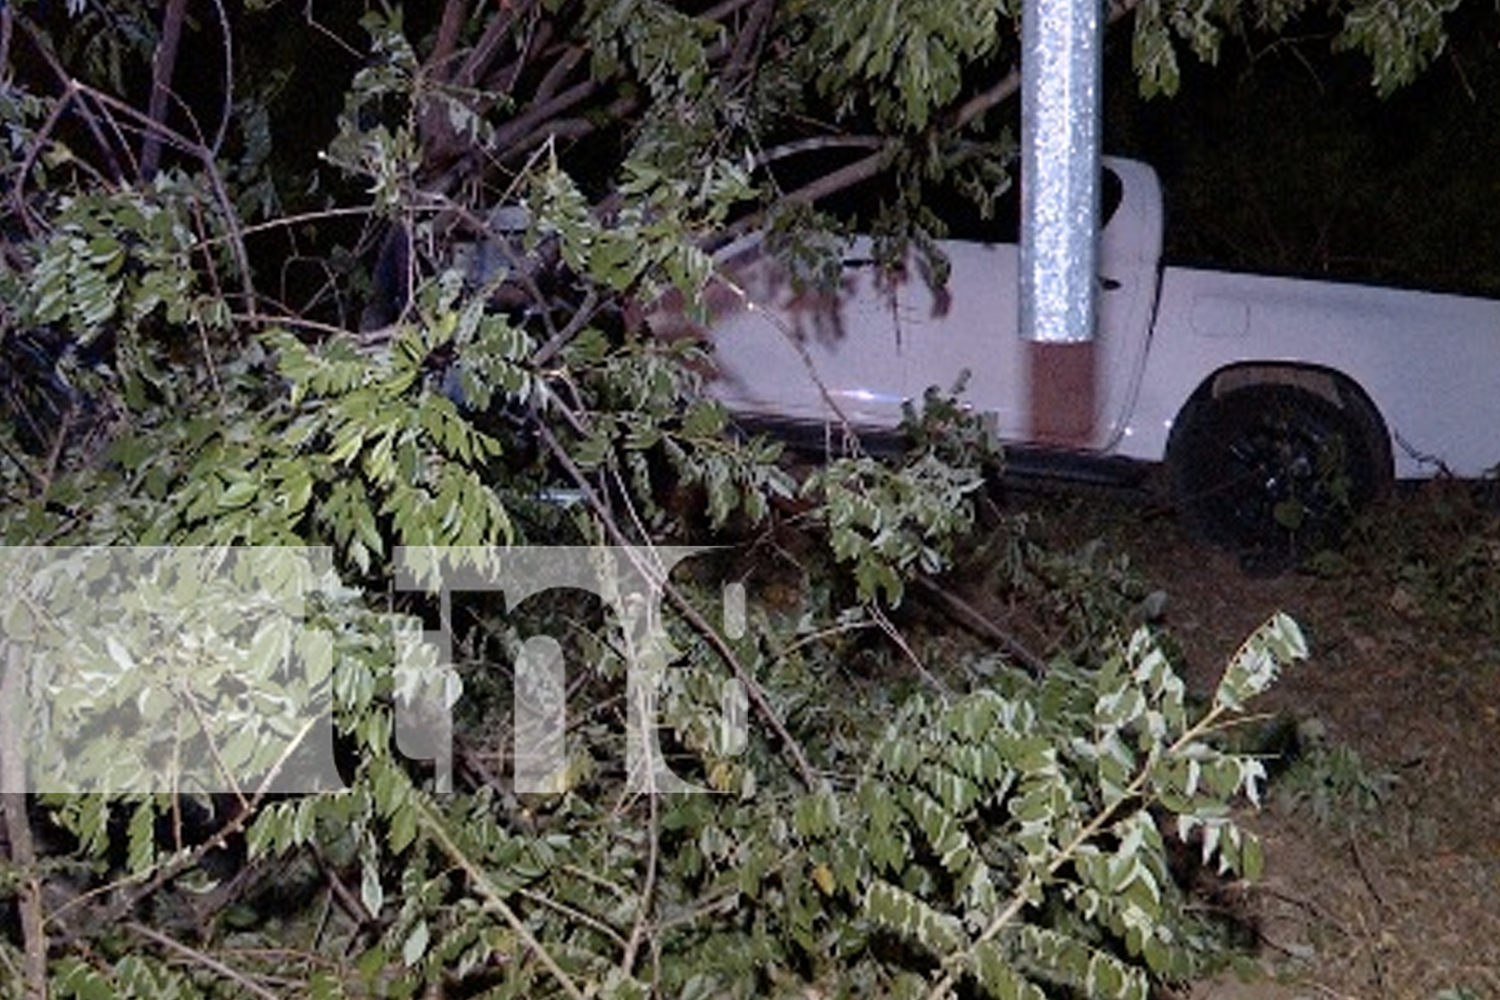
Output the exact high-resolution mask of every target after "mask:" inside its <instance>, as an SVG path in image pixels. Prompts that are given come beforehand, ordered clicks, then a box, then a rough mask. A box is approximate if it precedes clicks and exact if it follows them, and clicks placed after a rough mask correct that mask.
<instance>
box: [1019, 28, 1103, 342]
mask: <svg viewBox="0 0 1500 1000" xmlns="http://www.w3.org/2000/svg"><path fill="white" fill-rule="evenodd" d="M1102 7H1103V5H1102V2H1101V0H1026V2H1025V6H1024V8H1023V9H1022V13H1021V315H1020V319H1021V335H1022V336H1023V337H1025V338H1027V339H1028V340H1032V341H1036V342H1037V343H1043V344H1077V343H1085V342H1088V341H1091V340H1092V339H1093V337H1094V313H1095V294H1096V288H1095V283H1096V281H1097V275H1098V273H1099V270H1098V256H1099V252H1098V242H1099V241H1098V231H1099V207H1098V206H1099V117H1100V105H1099V78H1100V76H1101V75H1102V70H1101V58H1100V53H1101V50H1102V45H1101V41H1100V31H1101V13H1102Z"/></svg>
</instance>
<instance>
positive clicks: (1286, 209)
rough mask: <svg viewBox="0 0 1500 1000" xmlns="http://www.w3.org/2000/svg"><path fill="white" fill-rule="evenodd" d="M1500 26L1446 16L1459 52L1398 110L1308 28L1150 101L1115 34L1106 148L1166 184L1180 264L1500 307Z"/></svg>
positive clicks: (1233, 55)
mask: <svg viewBox="0 0 1500 1000" xmlns="http://www.w3.org/2000/svg"><path fill="white" fill-rule="evenodd" d="M1495 22H1496V19H1495V16H1494V11H1493V9H1490V10H1475V11H1469V12H1467V13H1466V14H1460V15H1459V16H1455V17H1452V18H1450V19H1449V25H1450V31H1451V39H1450V44H1449V46H1448V48H1447V50H1446V51H1445V52H1444V53H1443V54H1442V56H1441V57H1439V59H1438V61H1437V62H1436V63H1435V64H1434V65H1433V66H1432V67H1430V68H1429V69H1428V71H1427V72H1426V73H1425V74H1424V75H1423V77H1422V78H1421V79H1420V80H1419V81H1418V82H1417V83H1416V84H1415V85H1413V86H1411V87H1409V88H1407V89H1405V90H1401V91H1398V92H1396V93H1395V94H1394V95H1393V96H1391V97H1389V98H1385V99H1382V98H1381V97H1380V96H1378V95H1377V93H1376V91H1375V88H1374V87H1373V86H1371V84H1370V66H1369V62H1368V61H1367V60H1366V59H1365V58H1364V57H1363V56H1361V55H1358V54H1355V53H1343V54H1330V41H1329V39H1330V37H1331V34H1332V31H1331V29H1329V30H1321V31H1320V30H1318V28H1317V27H1316V26H1313V27H1310V28H1309V27H1306V26H1304V32H1305V33H1302V34H1296V33H1294V35H1295V37H1296V38H1297V39H1298V40H1286V41H1281V42H1275V41H1271V40H1265V41H1263V42H1262V43H1260V44H1261V47H1260V48H1259V49H1256V48H1254V47H1253V46H1252V45H1250V44H1247V43H1246V42H1244V41H1241V40H1235V39H1228V40H1226V42H1225V44H1224V49H1223V55H1222V58H1221V60H1220V62H1219V65H1217V66H1212V67H1208V66H1203V65H1201V64H1198V63H1197V62H1196V61H1194V60H1193V59H1192V58H1191V57H1185V58H1184V60H1183V70H1184V73H1183V83H1182V88H1181V91H1180V92H1179V93H1178V94H1177V96H1175V97H1172V98H1157V99H1155V100H1151V101H1145V100H1143V99H1141V98H1140V97H1139V96H1138V94H1137V92H1136V89H1135V87H1134V83H1133V80H1132V79H1131V77H1130V75H1129V46H1130V37H1129V32H1128V30H1124V31H1117V32H1116V33H1114V34H1112V35H1111V36H1110V39H1109V42H1108V44H1107V47H1106V61H1107V70H1106V88H1105V95H1104V100H1105V122H1104V125H1105V140H1104V141H1105V149H1106V151H1108V152H1113V153H1118V154H1124V155H1133V156H1137V157H1139V158H1141V159H1144V160H1147V161H1148V162H1150V163H1152V164H1153V165H1155V166H1156V167H1157V169H1158V170H1159V171H1160V173H1161V175H1162V180H1163V185H1164V187H1165V190H1166V195H1167V254H1168V257H1169V259H1170V260H1172V261H1174V262H1178V263H1191V264H1201V265H1209V266H1217V267H1225V268H1229V269H1237V270H1253V271H1268V272H1274V273H1285V274H1297V275H1306V276H1327V277H1336V278H1347V279H1352V280H1365V281H1373V282H1381V283H1386V284H1392V285H1399V286H1408V287H1417V288H1432V289H1439V290H1444V291H1458V292H1468V293H1473V294H1484V295H1492V296H1500V249H1497V248H1500V27H1497V26H1496V23H1495ZM1122 27H1123V26H1122ZM1290 37H1292V36H1289V38H1290Z"/></svg>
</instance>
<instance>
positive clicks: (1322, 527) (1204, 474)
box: [1167, 384, 1392, 569]
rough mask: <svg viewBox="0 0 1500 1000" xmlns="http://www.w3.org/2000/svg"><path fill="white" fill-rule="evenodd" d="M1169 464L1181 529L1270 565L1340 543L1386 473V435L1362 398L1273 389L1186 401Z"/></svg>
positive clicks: (1292, 561) (1388, 459)
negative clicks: (1187, 526)
mask: <svg viewBox="0 0 1500 1000" xmlns="http://www.w3.org/2000/svg"><path fill="white" fill-rule="evenodd" d="M1167 463H1168V469H1169V474H1170V476H1171V481H1172V492H1173V499H1174V501H1175V503H1176V505H1177V508H1178V510H1179V511H1180V513H1181V514H1182V516H1183V518H1184V520H1185V522H1186V523H1187V524H1188V525H1189V527H1190V528H1192V529H1194V530H1195V531H1196V532H1198V533H1199V534H1201V535H1203V536H1205V537H1207V538H1209V539H1211V540H1213V541H1215V542H1219V543H1221V544H1224V545H1227V546H1231V547H1234V548H1236V549H1238V550H1240V552H1241V553H1242V554H1243V555H1244V556H1245V557H1246V559H1247V560H1254V561H1255V562H1256V563H1258V564H1259V565H1262V566H1266V567H1269V568H1273V569H1274V568H1282V567H1285V566H1288V565H1292V564H1295V563H1296V562H1298V561H1300V560H1301V559H1302V558H1303V557H1305V556H1306V555H1308V554H1310V553H1315V552H1319V551H1325V550H1328V549H1334V548H1337V547H1338V546H1339V545H1341V544H1342V543H1343V541H1344V540H1345V538H1346V536H1347V534H1348V528H1349V525H1350V522H1351V520H1352V517H1353V515H1354V514H1355V513H1356V512H1357V511H1358V510H1359V509H1360V508H1362V507H1364V506H1365V505H1366V504H1368V503H1369V502H1370V501H1371V500H1373V499H1374V498H1375V497H1377V496H1379V495H1380V494H1381V493H1383V492H1384V491H1385V490H1386V488H1387V487H1388V486H1389V485H1390V482H1391V477H1392V472H1391V449H1390V438H1389V436H1388V435H1387V433H1386V430H1385V427H1384V424H1383V423H1382V422H1381V420H1380V417H1379V415H1378V414H1376V413H1375V411H1374V409H1373V407H1371V406H1370V404H1369V403H1368V402H1367V401H1366V400H1365V398H1364V396H1363V395H1362V394H1360V393H1359V392H1357V391H1356V390H1353V389H1344V390H1343V391H1342V392H1340V393H1339V401H1338V402H1335V401H1334V400H1332V399H1329V398H1328V397H1326V396H1324V395H1321V394H1319V393H1315V392H1312V391H1310V390H1307V389H1302V388H1299V387H1296V386H1290V385H1275V384H1264V385H1252V386H1246V387H1244V388H1241V389H1235V390H1233V391H1230V392H1227V393H1225V394H1224V395H1221V396H1213V395H1211V394H1209V393H1207V392H1200V393H1199V394H1197V395H1196V396H1194V398H1193V399H1192V400H1191V401H1190V402H1189V403H1188V405H1187V406H1186V407H1185V408H1184V409H1183V412H1182V414H1181V416H1180V417H1179V419H1178V421H1177V423H1176V426H1175V428H1174V429H1173V432H1172V439H1171V442H1170V444H1169V446H1168V452H1167Z"/></svg>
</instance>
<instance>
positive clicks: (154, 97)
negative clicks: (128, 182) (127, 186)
mask: <svg viewBox="0 0 1500 1000" xmlns="http://www.w3.org/2000/svg"><path fill="white" fill-rule="evenodd" d="M186 19H187V0H167V10H166V13H165V14H164V15H163V16H162V27H161V38H160V39H159V40H158V41H157V43H156V53H155V55H153V56H152V58H151V100H150V103H149V105H148V106H147V110H146V118H147V119H148V120H149V121H150V122H152V123H153V124H162V123H165V122H166V120H167V102H168V101H169V100H170V99H171V93H172V74H173V72H174V71H175V70H176V68H177V49H178V47H179V46H180V45H181V43H182V24H183V21H185V20H186ZM160 166H161V133H160V132H158V131H157V130H156V129H154V128H148V129H146V136H145V141H144V142H143V143H142V145H141V177H142V178H143V179H145V180H150V179H151V178H153V177H155V176H156V171H157V168H158V167H160Z"/></svg>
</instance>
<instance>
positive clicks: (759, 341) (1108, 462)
mask: <svg viewBox="0 0 1500 1000" xmlns="http://www.w3.org/2000/svg"><path fill="white" fill-rule="evenodd" d="M1104 171H1105V174H1104V183H1103V185H1102V190H1103V192H1104V195H1103V198H1102V201H1103V205H1102V206H1101V215H1100V218H1101V223H1102V225H1101V236H1100V274H1099V280H1100V284H1099V289H1100V291H1099V300H1098V322H1097V328H1096V333H1095V341H1094V343H1093V344H1092V345H1086V346H1081V347H1051V348H1043V347H1038V346H1036V345H1033V344H1031V343H1030V342H1028V341H1025V340H1023V339H1022V338H1021V336H1020V331H1019V330H1018V318H1017V299H1018V293H1017V287H1018V286H1017V266H1018V248H1017V246H1016V245H1015V242H1014V236H1013V233H1005V232H1002V231H999V230H990V231H985V230H984V229H983V228H982V225H983V224H982V223H980V222H979V221H978V220H976V219H972V218H966V219H961V220H957V221H958V223H959V224H958V226H957V231H958V232H959V234H960V235H963V236H965V237H967V238H964V239H954V240H947V241H943V242H941V243H940V244H939V246H940V248H941V250H942V251H943V253H944V254H945V255H946V257H947V259H948V261H949V262H950V263H951V267H952V270H951V274H950V276H949V278H948V280H947V283H946V285H945V286H944V287H943V288H941V289H939V290H934V289H933V288H932V287H930V286H929V283H928V282H927V281H925V280H924V279H923V278H922V277H921V276H920V274H919V269H918V268H917V267H916V266H914V263H913V262H911V261H908V264H907V266H905V267H901V268H895V269H892V268H890V267H883V266H881V265H878V264H877V263H876V262H875V261H874V260H873V259H872V255H871V253H870V243H869V241H868V240H864V239H855V240H852V241H850V242H848V243H847V244H844V245H843V246H842V258H841V259H842V264H843V271H842V280H841V281H840V282H839V283H838V286H837V288H836V289H835V290H834V291H831V292H821V293H818V292H807V291H800V292H799V290H798V289H797V288H795V287H794V285H793V282H792V281H791V280H790V278H789V274H788V271H787V269H786V268H785V267H783V266H781V265H780V264H779V263H778V262H777V261H776V260H775V259H774V258H773V257H772V255H771V254H770V253H768V252H766V251H765V250H764V248H763V247H762V245H761V243H760V240H759V238H758V237H750V238H748V239H745V240H742V241H741V242H740V243H739V244H737V245H735V246H733V247H730V248H728V250H727V251H726V252H725V253H724V254H722V255H721V258H722V259H723V260H724V261H725V267H724V272H723V273H724V275H725V278H724V280H723V281H721V282H720V283H719V285H718V286H717V287H715V288H714V289H713V290H712V293H711V296H710V308H711V321H710V324H709V329H708V330H707V331H706V335H707V336H708V337H709V338H710V339H711V340H712V342H713V347H714V353H713V357H714V363H715V366H716V372H715V373H714V378H713V381H712V383H711V391H712V392H713V393H714V394H715V395H716V396H717V397H718V398H719V399H721V400H722V401H723V402H724V403H725V404H727V405H728V407H729V408H730V409H731V410H732V411H734V412H736V413H737V414H739V415H741V416H742V417H744V418H746V419H747V420H751V421H757V422H760V423H763V424H773V425H776V426H778V427H779V428H781V429H783V430H793V431H796V430H800V431H803V432H806V431H809V430H811V431H813V432H814V433H815V434H817V435H820V436H821V435H825V434H828V433H829V432H830V431H832V432H834V433H837V432H838V431H839V430H840V429H842V428H850V429H853V430H855V431H857V432H869V431H889V430H891V429H893V428H895V427H896V426H897V425H898V424H899V423H900V421H901V419H902V407H903V404H905V403H907V402H909V401H918V402H919V401H920V400H921V399H922V397H923V394H924V392H925V391H926V390H927V388H928V387H933V386H935V387H937V388H938V389H939V390H942V391H948V390H950V389H952V388H953V387H954V386H955V385H958V384H960V380H961V378H964V377H965V376H966V380H964V381H963V382H962V385H963V391H962V393H961V395H960V397H959V398H960V400H961V401H963V402H964V403H965V404H966V405H967V406H969V407H972V409H973V410H974V411H976V412H978V413H980V414H982V415H984V416H985V418H986V419H988V420H990V421H992V422H993V426H994V428H995V432H996V434H997V435H998V438H999V440H1000V441H1001V443H1002V444H1004V445H1005V447H1006V450H1007V454H1008V455H1010V456H1011V459H1010V460H1011V463H1012V464H1013V465H1018V466H1020V465H1026V466H1029V465H1031V464H1032V463H1033V461H1034V460H1035V459H1038V458H1046V459H1051V460H1054V462H1056V463H1060V464H1061V466H1062V467H1063V468H1064V469H1072V470H1074V471H1076V470H1079V469H1084V468H1091V469H1092V468H1113V469H1115V470H1117V471H1118V470H1120V469H1122V468H1148V469H1149V468H1150V467H1152V466H1153V465H1161V464H1164V465H1165V467H1166V469H1167V471H1168V474H1169V475H1168V482H1169V483H1170V484H1171V490H1172V494H1173V499H1174V500H1175V502H1176V503H1177V504H1178V505H1179V508H1180V509H1181V510H1182V511H1183V512H1184V513H1185V514H1186V515H1187V516H1188V517H1189V518H1190V519H1191V521H1192V522H1194V523H1195V524H1196V525H1198V526H1199V527H1201V528H1203V529H1206V530H1207V531H1209V532H1211V533H1212V534H1215V535H1217V536H1218V537H1219V538H1220V539H1221V540H1224V541H1227V542H1230V543H1234V544H1240V545H1244V546H1254V545H1264V544H1266V543H1270V542H1274V543H1277V544H1280V543H1283V542H1285V541H1286V540H1288V539H1292V540H1293V541H1295V540H1296V538H1297V536H1299V535H1301V536H1303V537H1304V538H1308V537H1312V536H1313V534H1314V533H1315V532H1318V531H1324V530H1327V529H1328V528H1329V527H1330V526H1332V525H1334V524H1337V523H1339V522H1340V521H1342V519H1343V515H1345V514H1347V512H1348V510H1349V509H1351V508H1352V507H1354V506H1357V505H1358V504H1360V503H1362V502H1364V501H1366V500H1369V499H1370V498H1372V497H1374V496H1376V495H1377V494H1379V493H1381V492H1382V491H1383V490H1384V489H1385V488H1386V487H1387V486H1388V485H1389V484H1390V483H1391V482H1392V480H1393V479H1395V478H1415V477H1422V476H1429V475H1432V474H1434V473H1437V472H1443V471H1446V472H1449V473H1452V474H1454V475H1456V476H1460V477H1478V476H1482V475H1484V474H1486V473H1487V472H1489V471H1490V470H1491V469H1492V467H1493V466H1495V465H1496V464H1497V463H1500V302H1493V301H1487V300H1483V299H1477V298H1467V297H1461V296H1456V295H1439V294H1430V293H1424V292H1412V291H1403V290H1397V289H1391V288H1380V287H1370V286H1363V285H1356V284H1338V283H1331V282H1324V281H1308V280H1297V279H1289V278H1278V277H1263V276H1254V275H1248V274H1231V273H1225V272H1219V271H1209V270H1193V269H1188V268H1181V267H1172V266H1163V263H1162V259H1161V257H1162V226H1163V207H1162V192H1161V187H1160V184H1159V181H1158V179H1157V177H1156V174H1155V173H1154V172H1153V171H1152V169H1151V168H1150V167H1148V166H1146V165H1145V164H1142V163H1138V162H1134V161H1131V160H1122V159H1113V158H1107V159H1106V160H1105V161H1104ZM950 214H951V213H950ZM976 226H978V227H981V228H979V230H978V231H976ZM833 440H836V438H833Z"/></svg>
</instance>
